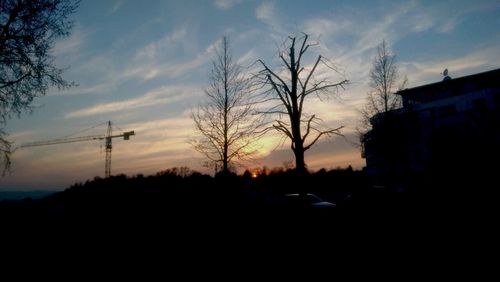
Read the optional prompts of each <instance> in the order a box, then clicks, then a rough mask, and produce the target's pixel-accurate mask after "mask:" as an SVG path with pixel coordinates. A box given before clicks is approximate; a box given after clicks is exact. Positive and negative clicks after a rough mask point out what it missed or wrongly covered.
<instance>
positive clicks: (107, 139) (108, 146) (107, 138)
mask: <svg viewBox="0 0 500 282" xmlns="http://www.w3.org/2000/svg"><path fill="white" fill-rule="evenodd" d="M131 135H135V132H134V131H133V130H132V131H127V132H123V133H121V134H117V135H113V128H112V123H111V121H108V129H107V132H106V135H89V136H80V137H71V138H59V139H53V140H45V141H37V142H30V143H24V144H21V145H20V146H19V148H26V147H37V146H46V145H55V144H63V143H74V142H83V141H92V140H104V145H105V150H106V160H105V164H104V175H105V177H106V178H107V177H109V176H110V175H111V151H112V149H113V141H112V140H113V138H117V137H123V140H129V139H130V136H131Z"/></svg>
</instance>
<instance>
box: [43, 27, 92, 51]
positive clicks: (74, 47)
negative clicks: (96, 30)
mask: <svg viewBox="0 0 500 282" xmlns="http://www.w3.org/2000/svg"><path fill="white" fill-rule="evenodd" d="M88 35H89V32H88V31H85V30H83V28H82V27H81V26H79V25H76V26H75V28H74V29H73V31H72V32H71V35H70V36H69V37H68V38H63V39H61V40H59V41H57V42H56V44H55V46H54V49H53V50H52V51H53V52H54V55H55V56H56V57H57V56H61V55H64V54H76V53H78V52H79V50H80V46H81V45H82V44H83V43H84V42H85V40H86V38H87V36H88Z"/></svg>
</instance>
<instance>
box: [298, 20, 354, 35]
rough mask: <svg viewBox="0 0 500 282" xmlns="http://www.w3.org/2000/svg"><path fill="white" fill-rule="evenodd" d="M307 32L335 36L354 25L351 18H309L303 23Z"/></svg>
mask: <svg viewBox="0 0 500 282" xmlns="http://www.w3.org/2000/svg"><path fill="white" fill-rule="evenodd" d="M302 26H303V27H302V28H303V30H304V32H305V33H307V34H312V35H316V36H322V37H330V38H331V37H334V36H335V35H336V34H337V33H339V32H342V31H346V30H348V29H349V28H350V27H351V26H352V22H351V21H349V20H338V19H336V20H331V19H326V18H313V19H308V20H306V21H305V22H304V23H303V24H302Z"/></svg>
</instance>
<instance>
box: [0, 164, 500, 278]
mask: <svg viewBox="0 0 500 282" xmlns="http://www.w3.org/2000/svg"><path fill="white" fill-rule="evenodd" d="M438 188H439V187H437V188H435V189H431V190H429V189H426V187H424V188H422V189H421V190H418V191H415V190H406V191H401V190H397V189H396V190H395V189H391V188H388V187H378V186H375V187H374V186H373V185H372V184H371V183H370V181H368V180H367V179H366V177H365V176H364V174H363V172H360V171H352V170H335V171H329V172H326V171H320V172H318V173H315V174H313V175H310V176H308V177H305V178H297V177H296V176H294V175H293V173H290V172H283V173H278V174H272V175H268V176H260V177H258V178H256V179H254V178H251V177H249V176H248V175H247V177H234V176H229V177H217V178H213V177H209V176H205V175H201V174H196V173H195V174H189V175H188V176H180V175H179V173H173V172H172V171H167V172H163V173H160V174H158V175H155V176H149V177H143V176H136V177H125V176H114V177H111V178H108V179H94V180H92V181H88V182H86V183H82V184H76V185H73V186H72V187H70V188H68V189H66V190H65V191H63V192H60V193H56V194H53V195H50V196H48V197H45V198H43V199H38V200H30V199H24V200H22V201H12V202H9V201H3V202H1V203H0V231H1V232H0V239H1V240H0V242H1V243H2V245H1V246H2V250H3V256H4V258H8V259H9V260H10V261H15V262H17V263H16V264H20V265H24V264H25V262H26V260H31V261H35V263H39V262H45V263H51V264H54V258H55V259H56V260H57V261H59V262H61V261H62V262H63V263H66V264H70V265H75V261H76V260H83V261H84V263H83V264H82V263H79V264H78V266H79V267H83V268H81V269H80V270H79V271H78V272H75V273H79V274H80V273H86V272H87V271H89V270H92V269H94V268H93V266H92V265H96V262H98V264H100V265H102V266H103V267H104V268H105V269H108V268H109V267H110V266H111V265H113V264H114V265H117V268H116V271H118V272H119V273H125V272H126V271H129V270H133V269H135V267H136V264H137V263H141V262H145V263H146V264H147V265H149V266H151V267H153V266H154V267H153V268H155V269H156V270H160V272H161V273H162V274H163V275H167V276H172V275H173V274H172V273H177V274H176V275H181V276H182V277H191V276H192V275H195V276H196V275H202V277H203V276H204V275H206V273H205V272H201V273H200V272H199V271H200V270H199V269H200V266H205V265H215V266H216V268H211V270H212V271H220V272H217V273H221V272H222V273H228V271H229V270H228V269H229V266H230V265H233V266H234V265H238V266H239V267H243V269H244V270H243V272H241V271H240V272H239V274H238V275H243V274H244V275H246V274H247V273H254V272H255V271H258V270H261V271H262V269H265V268H266V267H267V268H271V269H274V270H279V269H280V268H277V265H278V264H280V263H283V262H286V263H285V264H286V265H288V266H287V268H285V269H287V270H284V271H285V273H294V272H295V266H293V265H294V264H295V265H297V264H302V263H305V262H308V261H309V262H311V263H312V262H314V265H315V266H314V272H315V273H325V274H327V275H328V276H329V277H333V276H332V275H334V272H335V273H337V272H339V271H340V272H343V271H344V270H342V269H339V268H338V267H337V268H335V265H336V264H334V263H332V260H337V261H339V260H340V261H344V263H346V264H349V265H351V267H354V268H357V269H358V271H360V270H362V269H361V268H360V265H361V263H366V264H369V265H371V264H373V263H378V264H381V265H382V267H383V268H384V269H385V268H388V269H394V267H393V266H394V265H393V263H394V262H398V263H400V264H403V265H408V262H409V259H417V260H418V261H421V262H425V263H427V264H428V263H429V262H430V261H433V262H434V263H435V265H436V266H439V267H438V269H442V264H443V263H444V262H443V259H442V257H443V256H445V257H448V258H449V257H455V258H457V259H458V260H461V258H462V257H463V254H464V253H467V252H471V251H472V252H473V253H474V254H475V255H473V256H467V257H468V258H475V257H477V254H479V253H481V252H484V251H486V252H488V250H492V249H491V246H492V245H491V242H494V241H496V240H497V239H496V238H497V237H496V235H495V234H497V233H496V231H495V230H496V229H497V228H496V222H497V220H496V219H495V218H496V217H497V215H496V213H494V212H493V210H494V209H495V207H496V205H494V204H492V203H494V202H495V199H496V198H495V197H493V196H491V195H489V196H485V195H484V194H481V193H479V194H478V193H469V192H470V191H469V192H467V193H465V192H463V191H462V192H460V191H454V192H453V193H451V192H450V191H449V189H446V190H441V192H439V191H440V190H436V189H438ZM301 189H304V190H306V191H307V192H309V193H314V194H316V195H318V196H319V197H321V198H322V199H323V200H325V201H329V202H332V203H335V204H336V207H335V208H330V209H315V208H311V207H310V206H308V205H288V204H285V203H284V202H283V201H282V199H283V195H285V194H287V193H296V192H300V190H301ZM302 191H303V190H302ZM492 239H493V240H492ZM6 250H9V251H6ZM7 254H9V255H7ZM11 254H13V255H14V256H17V257H18V258H19V259H18V260H12V258H13V257H12V256H11ZM403 258H404V259H403ZM420 258H422V259H420ZM241 259H243V260H246V261H247V263H245V264H241ZM283 259H284V260H283ZM287 261H288V262H287ZM290 261H291V262H290ZM318 261H321V262H323V263H324V265H322V264H317V262H318ZM389 261H391V263H390V264H389ZM117 262H120V263H117ZM124 262H125V264H123V263H124ZM127 263H128V264H129V267H130V269H129V267H124V265H127ZM178 265H182V266H184V267H185V266H188V267H187V270H183V268H179V269H177V267H176V266H178ZM412 265H414V266H416V264H412ZM417 265H418V264H417ZM451 265H452V266H453V265H454V264H451ZM262 267H264V268H262ZM165 268H168V269H170V270H169V271H172V270H173V271H174V272H166V271H163V269H165ZM231 269H232V268H231ZM335 269H336V270H335ZM418 271H421V269H418ZM279 272H281V274H283V273H284V272H282V271H279ZM144 273H145V272H141V275H144ZM408 273H410V274H412V273H418V272H408ZM281 274H280V275H281ZM75 275H76V274H75ZM335 275H336V274H335ZM349 275H350V274H349ZM175 277H177V276H175ZM262 277H265V276H262Z"/></svg>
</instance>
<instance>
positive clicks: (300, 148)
mask: <svg viewBox="0 0 500 282" xmlns="http://www.w3.org/2000/svg"><path fill="white" fill-rule="evenodd" d="M308 39H309V36H308V35H307V34H304V36H303V37H300V38H298V39H297V37H288V39H287V40H286V41H285V43H284V46H286V50H285V51H283V52H280V53H279V57H280V59H281V63H282V68H281V69H278V70H274V71H273V70H271V68H269V67H268V66H267V65H266V63H264V62H263V61H262V60H258V62H259V63H260V65H261V66H262V67H263V69H262V70H260V72H259V73H258V75H257V77H258V78H259V80H258V83H259V84H260V85H262V86H263V87H266V88H267V89H266V91H264V92H263V93H262V95H263V97H261V100H262V101H263V102H265V103H270V104H271V106H270V107H269V108H267V109H266V110H265V111H263V113H264V114H271V115H276V118H275V119H274V121H273V124H272V126H271V127H269V128H270V129H275V130H277V131H278V132H280V133H282V134H284V136H285V138H287V139H289V140H290V141H291V149H292V151H293V153H294V155H295V168H296V170H297V172H298V173H299V174H302V173H306V172H307V169H306V163H305V160H304V152H305V151H307V150H308V149H309V148H311V147H312V146H313V145H314V144H315V143H316V142H317V141H318V140H319V139H320V138H321V137H322V136H330V135H333V134H336V135H340V129H341V128H342V126H341V127H337V128H329V127H327V126H325V125H324V124H322V122H321V119H320V118H319V117H317V116H316V115H315V114H308V113H306V112H305V110H304V109H305V107H306V100H309V99H308V98H310V97H312V96H316V97H319V98H322V97H328V96H332V95H334V94H336V93H337V92H338V89H339V87H340V88H343V87H344V85H345V84H347V83H348V81H347V80H345V79H344V80H340V81H338V82H332V81H331V80H329V79H328V78H324V77H325V76H324V75H322V76H321V78H320V77H319V76H315V72H316V71H317V70H318V66H319V65H320V64H321V65H323V66H326V67H327V69H328V70H329V71H333V72H336V73H338V71H337V69H336V68H335V66H334V65H333V64H332V63H331V62H330V61H329V60H328V59H326V58H324V57H323V56H321V55H319V56H318V57H317V58H316V60H315V61H314V62H313V64H311V65H306V64H305V63H304V62H303V61H302V59H303V58H304V55H305V54H306V52H307V51H308V50H309V48H310V47H311V46H313V45H314V44H310V43H308ZM284 117H287V119H288V120H286V119H285V118H284ZM307 138H310V139H311V141H309V142H308V143H307Z"/></svg>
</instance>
